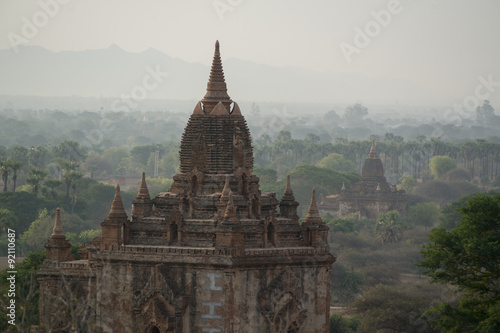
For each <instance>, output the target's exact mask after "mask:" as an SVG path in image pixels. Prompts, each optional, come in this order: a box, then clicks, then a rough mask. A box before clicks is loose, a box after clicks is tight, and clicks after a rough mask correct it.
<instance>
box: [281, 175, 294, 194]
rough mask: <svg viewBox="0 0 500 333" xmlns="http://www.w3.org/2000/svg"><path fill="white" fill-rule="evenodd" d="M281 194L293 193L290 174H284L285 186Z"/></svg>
mask: <svg viewBox="0 0 500 333" xmlns="http://www.w3.org/2000/svg"><path fill="white" fill-rule="evenodd" d="M283 195H284V196H285V195H293V191H292V187H291V186H290V175H287V176H286V187H285V191H284V192H283Z"/></svg>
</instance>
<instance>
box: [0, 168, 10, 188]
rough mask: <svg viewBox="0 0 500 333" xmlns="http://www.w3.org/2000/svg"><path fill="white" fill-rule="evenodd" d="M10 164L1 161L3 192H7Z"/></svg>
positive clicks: (0, 172)
mask: <svg viewBox="0 0 500 333" xmlns="http://www.w3.org/2000/svg"><path fill="white" fill-rule="evenodd" d="M9 172H10V162H9V161H8V160H5V161H0V174H1V175H2V181H3V191H4V192H7V183H8V182H9Z"/></svg>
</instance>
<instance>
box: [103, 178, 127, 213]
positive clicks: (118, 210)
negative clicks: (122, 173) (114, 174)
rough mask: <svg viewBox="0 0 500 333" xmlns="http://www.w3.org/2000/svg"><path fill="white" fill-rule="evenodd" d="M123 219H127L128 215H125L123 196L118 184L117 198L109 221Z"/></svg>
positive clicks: (112, 206)
mask: <svg viewBox="0 0 500 333" xmlns="http://www.w3.org/2000/svg"><path fill="white" fill-rule="evenodd" d="M123 218H125V219H127V213H125V208H124V207H123V202H122V196H121V195H120V185H119V184H117V185H116V192H115V197H114V198H113V203H112V204H111V209H110V211H109V213H108V218H107V220H118V219H123Z"/></svg>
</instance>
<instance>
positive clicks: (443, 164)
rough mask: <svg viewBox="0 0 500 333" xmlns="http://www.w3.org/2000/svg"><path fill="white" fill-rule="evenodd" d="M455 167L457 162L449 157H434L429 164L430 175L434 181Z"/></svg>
mask: <svg viewBox="0 0 500 333" xmlns="http://www.w3.org/2000/svg"><path fill="white" fill-rule="evenodd" d="M456 167H457V162H456V161H455V160H454V159H453V158H451V157H449V156H434V157H433V158H431V160H430V162H429V168H430V169H431V173H432V175H433V176H434V177H435V178H436V179H439V178H440V177H441V176H442V175H444V174H445V173H447V172H448V171H450V170H452V169H455V168H456Z"/></svg>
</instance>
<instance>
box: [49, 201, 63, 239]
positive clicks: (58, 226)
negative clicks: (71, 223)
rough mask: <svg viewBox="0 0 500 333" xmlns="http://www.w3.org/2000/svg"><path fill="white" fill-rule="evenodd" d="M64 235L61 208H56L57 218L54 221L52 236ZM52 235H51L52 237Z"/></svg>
mask: <svg viewBox="0 0 500 333" xmlns="http://www.w3.org/2000/svg"><path fill="white" fill-rule="evenodd" d="M60 235H64V232H63V228H62V222H61V209H60V208H57V209H56V220H55V221H54V228H53V229H52V236H60ZM52 236H51V237H52Z"/></svg>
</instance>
